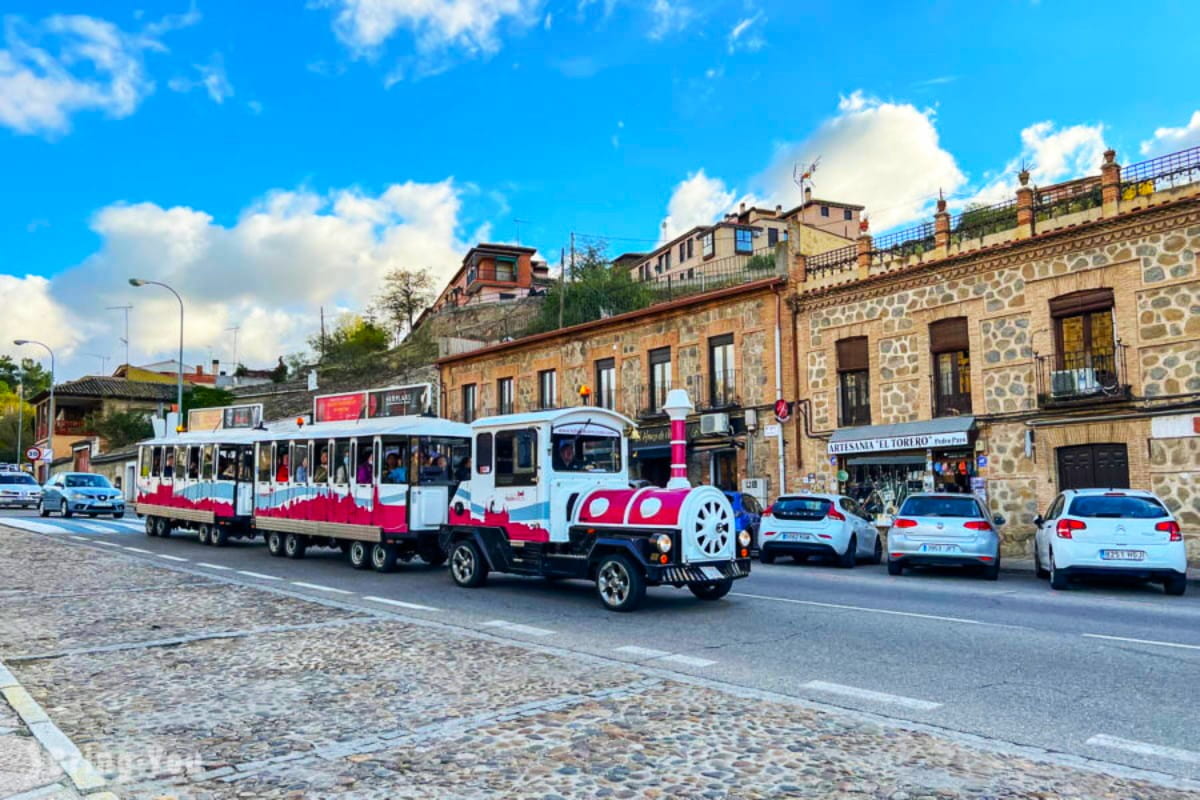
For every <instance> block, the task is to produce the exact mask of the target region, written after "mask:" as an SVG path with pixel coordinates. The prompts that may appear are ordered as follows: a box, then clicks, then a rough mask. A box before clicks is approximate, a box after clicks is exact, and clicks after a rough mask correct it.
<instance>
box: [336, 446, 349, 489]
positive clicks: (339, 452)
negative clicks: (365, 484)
mask: <svg viewBox="0 0 1200 800" xmlns="http://www.w3.org/2000/svg"><path fill="white" fill-rule="evenodd" d="M333 482H334V483H349V482H350V440H349V439H338V440H337V441H336V442H334V443H333Z"/></svg>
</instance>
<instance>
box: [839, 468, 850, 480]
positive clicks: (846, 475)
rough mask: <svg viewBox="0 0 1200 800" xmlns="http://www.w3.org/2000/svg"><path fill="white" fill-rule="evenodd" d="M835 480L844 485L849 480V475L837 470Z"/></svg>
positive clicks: (844, 471)
mask: <svg viewBox="0 0 1200 800" xmlns="http://www.w3.org/2000/svg"><path fill="white" fill-rule="evenodd" d="M837 479H838V480H839V481H841V482H842V483H845V482H846V481H848V480H850V473H849V472H846V470H844V469H839V470H838V474H837Z"/></svg>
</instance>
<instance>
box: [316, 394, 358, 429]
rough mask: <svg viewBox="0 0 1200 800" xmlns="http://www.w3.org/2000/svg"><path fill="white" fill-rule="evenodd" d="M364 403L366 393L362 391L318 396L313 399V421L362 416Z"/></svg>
mask: <svg viewBox="0 0 1200 800" xmlns="http://www.w3.org/2000/svg"><path fill="white" fill-rule="evenodd" d="M365 405H366V395H364V394H363V393H362V392H353V393H351V394H330V395H325V396H324V397H318V398H316V399H315V400H314V401H313V422H345V421H348V420H355V419H358V418H360V417H361V416H362V414H363V407H364V406H365Z"/></svg>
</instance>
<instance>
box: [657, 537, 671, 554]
mask: <svg viewBox="0 0 1200 800" xmlns="http://www.w3.org/2000/svg"><path fill="white" fill-rule="evenodd" d="M671 544H672V542H671V537H670V536H668V535H667V534H665V533H660V534H659V535H658V536H655V537H654V546H655V547H657V548H658V552H660V553H669V552H671Z"/></svg>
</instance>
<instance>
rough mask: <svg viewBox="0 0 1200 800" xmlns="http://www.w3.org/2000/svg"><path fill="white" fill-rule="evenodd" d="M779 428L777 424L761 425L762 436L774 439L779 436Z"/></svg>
mask: <svg viewBox="0 0 1200 800" xmlns="http://www.w3.org/2000/svg"><path fill="white" fill-rule="evenodd" d="M780 430H781V429H780V427H779V426H778V425H763V436H765V437H766V438H768V439H775V438H777V437H778V436H779V433H780Z"/></svg>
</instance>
